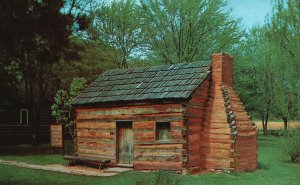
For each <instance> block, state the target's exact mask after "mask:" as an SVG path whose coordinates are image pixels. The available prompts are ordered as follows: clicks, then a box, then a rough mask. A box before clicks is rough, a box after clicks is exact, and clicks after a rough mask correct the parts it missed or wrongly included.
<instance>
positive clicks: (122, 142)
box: [117, 121, 133, 164]
mask: <svg viewBox="0 0 300 185" xmlns="http://www.w3.org/2000/svg"><path fill="white" fill-rule="evenodd" d="M117 126H118V148H117V151H118V154H117V155H118V162H119V163H120V164H132V161H133V131H132V122H130V121H126V122H125V121H120V122H117Z"/></svg>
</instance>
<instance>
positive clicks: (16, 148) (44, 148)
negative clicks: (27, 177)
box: [0, 140, 74, 156]
mask: <svg viewBox="0 0 300 185" xmlns="http://www.w3.org/2000/svg"><path fill="white" fill-rule="evenodd" d="M57 153H58V154H59V153H61V151H59V150H57ZM73 153H74V143H73V141H72V140H67V141H65V154H68V155H72V154H73ZM47 154H53V150H52V148H51V145H50V144H49V143H41V144H39V145H30V144H26V145H9V146H1V147H0V156H5V155H16V156H26V155H47Z"/></svg>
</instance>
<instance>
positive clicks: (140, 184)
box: [135, 170, 182, 185]
mask: <svg viewBox="0 0 300 185" xmlns="http://www.w3.org/2000/svg"><path fill="white" fill-rule="evenodd" d="M149 184H152V182H151V183H150V182H149V180H147V179H144V178H142V177H139V178H137V179H136V180H135V185H149ZM181 184H182V183H181V180H180V179H179V178H178V177H176V175H175V174H173V173H171V172H169V171H166V170H160V171H159V172H158V173H157V176H156V178H155V179H154V185H181Z"/></svg>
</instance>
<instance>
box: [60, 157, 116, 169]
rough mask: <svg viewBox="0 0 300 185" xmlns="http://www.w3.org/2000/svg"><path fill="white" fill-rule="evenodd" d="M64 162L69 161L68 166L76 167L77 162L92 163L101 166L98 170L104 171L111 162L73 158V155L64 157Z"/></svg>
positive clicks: (88, 158)
mask: <svg viewBox="0 0 300 185" xmlns="http://www.w3.org/2000/svg"><path fill="white" fill-rule="evenodd" d="M63 159H64V160H68V161H69V162H68V166H73V165H76V164H77V162H92V163H96V164H98V165H99V167H98V169H99V170H100V169H102V168H104V167H106V166H107V165H108V164H109V163H110V161H111V160H103V159H99V158H90V157H79V156H71V155H64V156H63Z"/></svg>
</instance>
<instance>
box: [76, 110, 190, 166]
mask: <svg viewBox="0 0 300 185" xmlns="http://www.w3.org/2000/svg"><path fill="white" fill-rule="evenodd" d="M184 110H185V109H184V108H183V106H182V105H181V104H155V105H135V106H122V107H110V108H102V107H101V108H85V107H78V108H76V109H75V112H76V126H75V128H76V143H77V146H76V148H77V149H76V151H77V154H78V155H79V156H85V157H100V158H103V159H110V160H112V163H116V162H117V161H116V155H117V154H116V147H117V146H116V137H117V136H116V135H117V134H116V126H117V125H116V121H122V120H124V121H132V122H133V134H134V148H133V150H134V162H133V164H134V168H135V169H137V170H142V169H162V168H163V169H173V170H180V169H182V160H184V159H183V158H182V153H183V150H182V144H183V143H184V142H185V140H184V139H183V137H182V133H183V130H184V126H183V121H182V120H183V111H184ZM156 122H170V127H171V128H170V135H171V140H170V141H165V142H162V141H156V135H155V131H156ZM164 161H168V162H167V163H164Z"/></svg>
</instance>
